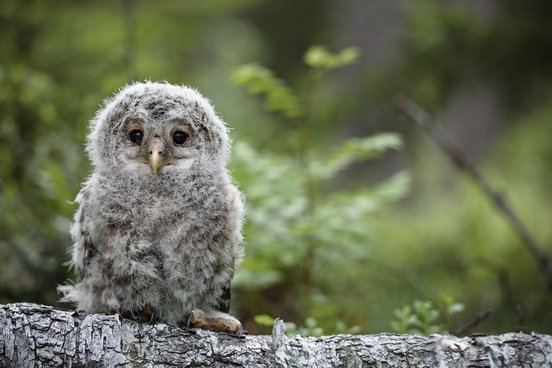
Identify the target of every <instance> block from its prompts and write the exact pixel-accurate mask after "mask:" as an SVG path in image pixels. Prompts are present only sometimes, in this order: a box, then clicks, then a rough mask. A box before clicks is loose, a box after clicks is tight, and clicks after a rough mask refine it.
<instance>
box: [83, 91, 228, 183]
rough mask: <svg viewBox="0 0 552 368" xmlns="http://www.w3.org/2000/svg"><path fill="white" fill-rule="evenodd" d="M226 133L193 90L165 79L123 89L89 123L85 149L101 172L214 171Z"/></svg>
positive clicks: (222, 160)
mask: <svg viewBox="0 0 552 368" xmlns="http://www.w3.org/2000/svg"><path fill="white" fill-rule="evenodd" d="M228 140H229V139H228V133H227V129H226V126H225V125H224V123H223V122H222V121H221V120H220V118H218V116H217V115H216V114H215V112H214V110H213V108H212V106H211V105H210V104H209V102H208V101H207V100H206V99H205V98H204V97H203V96H201V95H200V94H199V93H198V92H196V91H195V90H193V89H191V88H188V87H183V86H174V85H169V84H166V83H151V82H148V83H136V84H133V85H130V86H128V87H126V88H124V89H123V90H122V91H121V92H119V94H117V95H116V96H115V97H114V98H113V99H112V100H110V101H109V102H108V103H107V104H106V106H105V108H104V109H103V110H101V111H100V113H99V114H98V115H97V116H96V118H95V119H94V120H93V121H92V122H91V133H90V135H89V139H88V146H87V149H88V152H89V154H90V158H91V160H92V163H93V164H94V166H95V167H96V168H97V169H99V170H102V169H105V170H114V169H115V170H123V171H127V172H132V173H137V174H143V175H153V176H162V175H166V174H170V173H174V172H178V173H183V172H186V170H190V169H191V168H192V167H194V169H195V170H197V169H198V168H209V167H212V168H213V169H219V168H220V166H221V165H222V166H224V165H225V163H226V159H227V155H228V152H227V151H228V145H229V143H228Z"/></svg>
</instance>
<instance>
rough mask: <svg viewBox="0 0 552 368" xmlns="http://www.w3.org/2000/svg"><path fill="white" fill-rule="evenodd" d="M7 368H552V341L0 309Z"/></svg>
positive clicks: (30, 307)
mask: <svg viewBox="0 0 552 368" xmlns="http://www.w3.org/2000/svg"><path fill="white" fill-rule="evenodd" d="M0 325H1V326H2V327H1V330H0V364H1V366H2V367H42V366H46V367H48V366H53V367H58V366H62V367H82V366H85V367H165V366H177V367H185V366H210V367H236V366H247V367H468V366H469V367H541V366H543V367H552V336H549V335H537V334H530V335H529V334H523V333H509V334H504V335H499V336H477V337H466V338H457V337H454V336H449V335H431V336H413V335H397V334H377V335H366V336H352V335H335V336H325V337H321V338H313V337H299V336H298V337H286V336H285V334H284V324H283V323H282V322H277V323H276V326H275V328H274V331H273V335H272V337H271V336H245V337H241V338H240V337H235V336H231V335H227V334H223V333H216V332H210V331H203V330H195V329H194V330H184V329H181V328H178V327H174V326H168V325H166V324H147V323H139V322H135V321H131V320H126V319H122V318H121V317H120V316H118V315H104V314H78V313H75V312H71V311H65V310H60V309H56V308H53V307H48V306H43V305H37V304H28V303H18V304H8V305H3V306H0Z"/></svg>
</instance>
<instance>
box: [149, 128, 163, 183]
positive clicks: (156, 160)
mask: <svg viewBox="0 0 552 368" xmlns="http://www.w3.org/2000/svg"><path fill="white" fill-rule="evenodd" d="M149 154H150V156H149V164H150V166H151V170H152V171H153V174H154V175H157V170H159V168H160V167H161V166H162V163H163V162H162V161H163V157H162V154H163V142H162V141H161V138H158V137H154V138H153V139H152V141H151V142H150V145H149Z"/></svg>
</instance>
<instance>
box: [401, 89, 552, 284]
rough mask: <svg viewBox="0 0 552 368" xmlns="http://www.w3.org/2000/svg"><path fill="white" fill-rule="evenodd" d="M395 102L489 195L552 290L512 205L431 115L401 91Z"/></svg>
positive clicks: (549, 274) (547, 265) (551, 274)
mask: <svg viewBox="0 0 552 368" xmlns="http://www.w3.org/2000/svg"><path fill="white" fill-rule="evenodd" d="M395 102H396V104H397V106H398V108H399V110H400V111H401V112H402V113H403V114H404V115H405V116H406V117H408V118H409V119H410V120H412V121H413V122H414V123H416V124H417V125H418V126H420V127H422V128H423V129H424V130H425V131H427V133H428V134H429V135H430V136H431V137H432V138H433V139H434V140H435V141H436V142H437V144H438V145H439V147H441V149H442V150H443V152H445V154H446V155H447V156H448V157H449V159H450V160H451V161H452V162H453V164H454V165H455V166H456V167H457V168H458V169H459V170H460V171H463V172H465V173H466V174H467V175H468V176H470V177H471V178H472V179H473V180H474V182H475V183H476V184H477V185H478V186H479V187H480V188H481V190H482V191H483V193H484V194H485V195H486V196H487V197H488V198H489V200H490V201H491V203H492V204H493V205H494V206H495V208H496V209H497V210H498V211H499V212H500V213H502V215H504V217H505V218H506V220H508V222H509V223H510V225H511V226H512V228H513V229H514V231H515V232H516V233H517V234H518V235H519V237H520V238H521V240H522V241H523V244H525V246H526V248H527V250H528V251H529V252H530V253H531V255H532V256H533V258H534V259H535V262H536V263H537V265H538V267H539V269H540V271H541V273H542V275H543V277H544V279H545V281H546V285H547V287H548V291H549V292H552V260H551V259H550V257H549V256H548V255H547V254H546V253H545V252H544V251H543V247H542V246H541V245H540V244H539V243H538V242H537V240H536V239H535V238H534V237H533V236H532V235H531V233H530V232H529V230H527V227H526V226H525V225H524V224H523V222H522V221H521V219H520V218H519V216H518V215H517V214H516V213H515V211H514V210H513V209H512V207H511V206H510V204H509V203H508V201H506V198H504V196H503V195H502V194H500V192H498V191H497V190H495V189H493V187H492V186H491V185H490V184H489V182H488V181H487V180H486V179H485V177H483V175H482V174H481V173H480V172H479V170H478V169H477V168H476V167H475V165H474V164H473V163H471V162H470V161H469V160H468V158H467V157H466V155H465V154H464V152H462V150H461V149H460V147H458V146H457V145H456V144H454V143H453V142H452V141H451V140H450V139H449V138H448V137H447V136H446V135H445V134H444V132H443V131H441V130H440V129H439V128H438V127H437V126H436V125H435V124H434V122H433V120H432V118H431V116H430V115H429V114H428V113H427V112H426V111H424V110H423V109H422V108H421V107H420V106H418V105H417V104H416V103H415V102H414V101H412V100H411V99H409V98H408V97H406V96H404V95H399V96H397V97H396V99H395Z"/></svg>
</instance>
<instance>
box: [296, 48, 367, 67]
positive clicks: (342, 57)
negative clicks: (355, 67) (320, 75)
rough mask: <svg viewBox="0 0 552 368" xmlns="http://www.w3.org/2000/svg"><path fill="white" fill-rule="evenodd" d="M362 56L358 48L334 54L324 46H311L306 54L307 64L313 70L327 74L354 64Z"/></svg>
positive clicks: (304, 58)
mask: <svg viewBox="0 0 552 368" xmlns="http://www.w3.org/2000/svg"><path fill="white" fill-rule="evenodd" d="M359 55H360V51H359V50H358V49H357V48H356V47H348V48H346V49H343V50H341V51H340V52H339V53H337V54H332V53H331V52H329V51H328V49H326V48H325V47H324V46H318V45H317V46H311V47H310V48H309V49H308V50H307V52H306V53H305V55H304V57H303V60H304V61H305V64H307V65H308V66H310V67H311V68H313V69H318V70H321V71H323V72H327V71H330V70H333V69H337V68H340V67H342V66H345V65H349V64H352V63H354V62H355V61H356V60H357V59H358V57H359Z"/></svg>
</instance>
